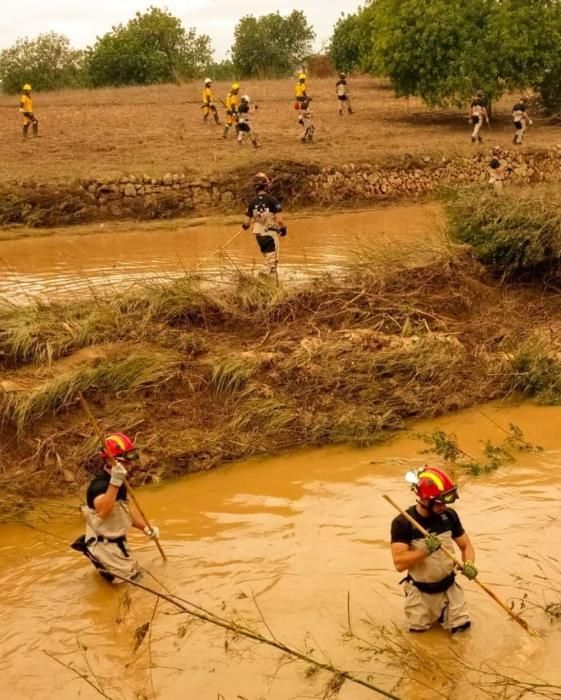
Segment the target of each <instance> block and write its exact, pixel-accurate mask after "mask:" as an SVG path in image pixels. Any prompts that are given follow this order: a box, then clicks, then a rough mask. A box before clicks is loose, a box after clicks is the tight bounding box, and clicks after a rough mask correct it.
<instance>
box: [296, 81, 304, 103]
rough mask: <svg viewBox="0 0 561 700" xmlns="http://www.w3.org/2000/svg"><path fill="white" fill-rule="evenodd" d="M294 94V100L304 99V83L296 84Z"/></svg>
mask: <svg viewBox="0 0 561 700" xmlns="http://www.w3.org/2000/svg"><path fill="white" fill-rule="evenodd" d="M294 94H295V95H296V99H298V98H299V97H305V96H306V83H300V82H298V83H296V85H295V86H294Z"/></svg>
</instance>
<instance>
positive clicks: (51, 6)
mask: <svg viewBox="0 0 561 700" xmlns="http://www.w3.org/2000/svg"><path fill="white" fill-rule="evenodd" d="M150 5H154V6H155V7H160V8H167V9H168V10H169V11H170V12H171V13H172V14H173V15H175V16H176V17H179V18H180V19H181V20H182V22H183V25H184V26H185V27H195V28H196V29H197V31H198V32H199V33H202V34H208V35H209V36H210V38H211V40H212V45H213V48H214V50H215V58H216V59H217V60H220V59H222V58H224V57H225V56H226V52H227V51H228V49H229V48H230V46H231V45H232V42H233V38H234V27H235V25H236V23H237V22H238V20H239V19H240V17H242V16H243V15H249V14H251V15H254V16H256V17H257V16H260V15H265V14H269V13H270V12H277V11H279V12H280V13H281V14H283V15H286V14H288V13H290V12H291V11H292V10H294V9H298V10H302V11H303V12H304V14H305V15H306V17H307V18H308V22H309V23H310V24H311V25H312V26H313V28H314V29H315V32H316V49H319V48H320V47H321V44H322V42H325V41H327V40H328V39H329V37H330V36H331V32H332V29H333V25H334V24H335V22H336V21H337V19H338V17H339V16H340V14H341V12H353V11H354V10H355V9H356V8H357V7H358V5H359V2H358V0H357V2H355V1H354V0H351V1H350V2H349V1H348V0H347V2H345V0H332V1H331V2H326V3H325V4H324V3H323V2H321V1H318V0H242V2H235V1H234V2H228V0H183V2H181V0H169V2H158V1H157V0H152V1H151V2H150V0H148V1H146V2H145V1H144V0H92V1H91V3H90V2H80V0H48V2H47V1H46V0H25V2H22V3H21V4H19V3H18V4H17V5H15V4H13V3H10V4H9V9H5V10H4V11H3V12H2V21H1V22H0V49H5V48H7V47H8V46H11V45H12V44H13V43H14V41H15V40H16V39H18V38H19V37H23V36H28V37H30V38H33V37H35V36H37V35H38V34H41V33H42V32H47V31H55V32H57V33H59V34H65V35H66V36H67V37H68V38H69V39H70V42H71V44H72V45H73V46H74V47H75V48H85V47H86V46H88V45H91V44H93V43H94V42H95V39H96V36H98V35H101V34H104V33H105V32H107V31H109V30H110V29H111V27H112V26H113V25H114V24H120V23H124V22H127V21H128V20H129V19H130V18H131V17H133V15H134V13H135V12H136V11H141V12H142V11H144V10H146V8H148V7H149V6H150Z"/></svg>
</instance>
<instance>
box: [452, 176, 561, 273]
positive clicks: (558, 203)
mask: <svg viewBox="0 0 561 700" xmlns="http://www.w3.org/2000/svg"><path fill="white" fill-rule="evenodd" d="M447 215H448V231H449V233H450V235H451V236H452V237H453V238H455V239H456V240H458V241H461V242H463V243H469V244H470V245H471V246H472V247H473V249H474V251H475V253H476V255H477V257H478V258H479V260H481V262H482V263H484V264H485V265H488V266H489V267H490V268H491V269H492V270H493V272H494V273H495V274H497V275H500V276H501V277H502V278H504V279H510V280H516V279H523V280H532V279H536V280H541V279H542V278H547V279H549V280H558V279H559V278H560V276H561V195H560V194H559V190H558V189H555V188H551V187H543V188H532V189H518V190H514V189H511V190H509V191H508V192H505V193H504V194H503V195H501V196H500V197H498V196H496V195H495V194H494V193H492V192H489V191H483V192H481V191H478V190H468V191H464V192H462V194H461V195H459V196H458V197H457V198H455V199H454V200H452V201H451V202H450V203H449V205H448V207H447Z"/></svg>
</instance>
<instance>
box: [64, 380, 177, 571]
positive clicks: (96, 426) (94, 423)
mask: <svg viewBox="0 0 561 700" xmlns="http://www.w3.org/2000/svg"><path fill="white" fill-rule="evenodd" d="M78 397H79V399H80V403H81V404H82V408H83V409H84V412H85V414H86V415H87V416H88V418H89V419H90V423H91V424H92V427H93V429H94V430H95V432H96V434H97V437H98V438H99V441H100V443H101V445H102V447H104V446H105V438H104V437H103V433H102V432H101V428H100V427H99V423H98V422H97V421H96V419H95V418H94V415H93V413H92V412H91V410H90V407H89V406H88V404H87V402H86V399H85V398H84V395H83V394H82V392H81V391H80V392H78ZM108 461H109V464H111V466H113V464H114V463H115V460H114V459H113V457H111V455H108ZM125 486H126V489H127V493H128V494H129V496H130V497H131V499H132V502H133V503H134V505H135V507H136V509H137V510H138V512H139V514H140V516H141V517H142V519H143V520H144V522H145V523H146V524H147V525H148V527H150V521H149V520H148V518H147V517H146V515H145V514H144V511H143V510H142V507H141V505H140V503H139V502H138V500H137V498H136V496H135V495H134V491H133V490H132V488H131V486H130V484H129V482H128V481H127V480H126V479H125ZM152 539H153V540H154V542H155V543H156V547H157V548H158V550H159V552H160V554H161V555H162V559H163V560H164V561H166V560H167V557H166V555H165V553H164V550H163V549H162V545H161V544H160V540H159V539H158V538H157V537H154V538H152Z"/></svg>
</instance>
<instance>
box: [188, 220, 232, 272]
mask: <svg viewBox="0 0 561 700" xmlns="http://www.w3.org/2000/svg"><path fill="white" fill-rule="evenodd" d="M242 231H243V228H240V229H239V230H238V231H236V233H234V235H233V236H232V237H231V238H229V239H228V240H227V241H226V243H223V244H222V245H221V246H219V247H218V248H217V249H216V250H215V251H214V252H213V253H211V254H210V255H209V256H208V257H207V258H204V259H203V260H201V261H200V262H199V263H198V264H197V265H195V267H194V268H193V270H198V269H199V267H201V266H202V265H204V264H205V263H206V262H208V261H209V260H212V258H213V257H214V256H215V255H218V253H220V252H222V251H223V250H224V248H225V247H226V246H227V245H230V243H231V242H232V241H233V240H234V239H235V238H237V237H238V236H239V235H240V233H241V232H242Z"/></svg>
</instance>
